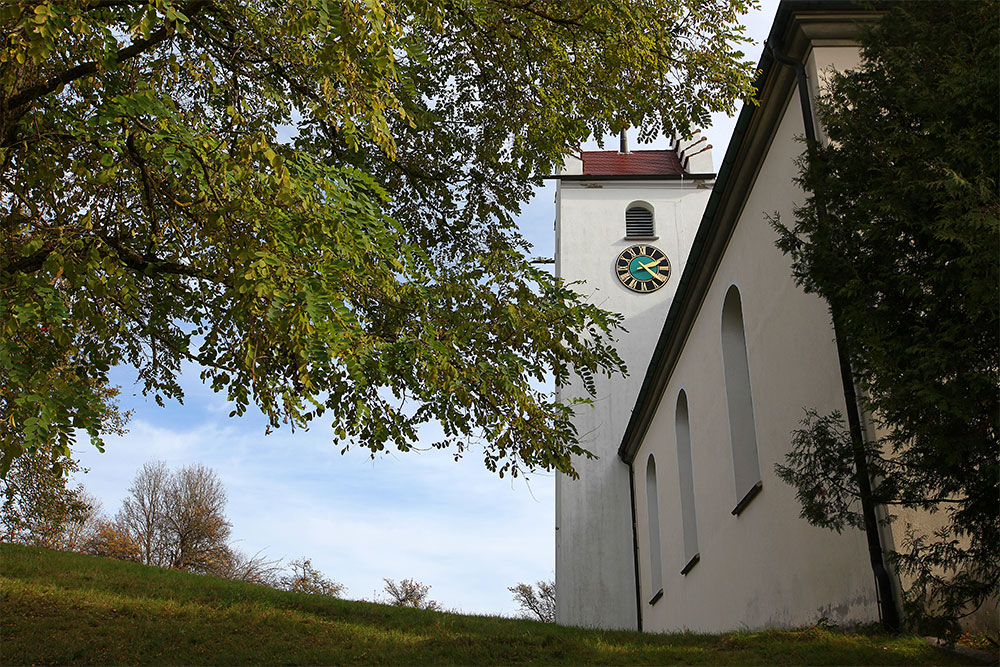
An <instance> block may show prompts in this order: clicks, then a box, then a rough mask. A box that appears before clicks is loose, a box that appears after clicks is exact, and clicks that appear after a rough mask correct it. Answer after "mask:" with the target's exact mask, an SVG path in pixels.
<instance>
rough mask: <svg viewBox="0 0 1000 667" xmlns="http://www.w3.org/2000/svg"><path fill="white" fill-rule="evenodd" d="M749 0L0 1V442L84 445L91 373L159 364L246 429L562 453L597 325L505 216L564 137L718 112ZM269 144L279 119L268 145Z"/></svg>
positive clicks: (606, 325)
mask: <svg viewBox="0 0 1000 667" xmlns="http://www.w3.org/2000/svg"><path fill="white" fill-rule="evenodd" d="M749 5H750V0H713V1H712V2H703V1H702V0H655V1H651V2H641V3H639V2H628V1H625V0H612V1H610V2H602V3H594V2H591V1H590V0H569V1H564V0H560V1H559V2H556V1H549V0H546V1H543V2H531V3H523V2H520V1H517V2H514V1H511V0H469V1H467V2H462V3H457V4H456V3H445V2H439V1H434V0H375V1H373V2H365V3H358V2H352V1H350V0H340V1H334V2H328V1H327V0H293V1H292V2H287V1H282V2H275V1H274V0H264V1H263V2H254V3H249V4H248V3H244V2H237V1H235V0H185V1H180V2H179V1H177V0H156V2H153V1H152V0H120V1H119V0H115V1H109V0H51V1H48V2H44V3H43V2H41V1H40V0H14V1H12V2H6V3H3V5H2V6H0V23H2V25H3V30H4V34H5V35H6V38H5V41H4V43H3V45H2V46H0V183H2V184H3V189H2V191H0V202H2V208H0V210H2V213H0V234H2V236H0V253H2V254H0V312H2V313H3V315H2V317H0V378H2V383H0V386H2V387H3V388H2V390H0V392H3V393H2V401H3V402H4V403H3V405H4V406H5V412H4V413H3V414H2V415H0V416H2V417H3V421H2V422H0V423H3V424H4V426H3V428H8V426H7V424H8V423H9V424H11V425H13V424H15V423H20V424H26V425H29V424H30V426H26V427H25V429H24V431H23V432H21V433H19V434H18V438H17V442H16V443H15V444H11V442H12V441H8V439H6V438H5V439H4V440H3V443H4V445H3V446H4V448H5V450H4V453H5V455H8V458H9V457H12V456H15V455H19V454H20V452H21V451H23V450H31V449H33V448H36V447H38V446H41V445H42V444H43V443H48V442H59V443H60V444H61V446H65V445H66V443H67V442H69V441H70V440H71V439H72V437H73V434H74V432H75V429H81V430H82V431H85V432H86V433H88V434H89V436H90V437H91V439H92V440H93V441H94V442H95V443H97V444H98V445H99V446H100V443H101V433H102V431H103V430H104V426H105V421H106V419H105V413H106V410H105V409H104V405H105V403H104V399H103V398H102V396H101V394H100V388H101V387H102V386H104V385H105V384H106V382H107V379H108V375H107V373H108V369H109V368H110V367H111V366H116V365H130V366H132V367H134V368H135V369H136V370H137V373H138V377H139V379H140V380H141V382H142V383H143V386H144V390H145V391H146V392H149V393H151V394H153V395H155V397H156V399H157V400H158V401H162V400H164V399H177V400H181V399H182V398H183V394H182V391H181V387H180V385H179V384H178V380H177V377H178V372H179V368H180V365H181V364H182V363H186V362H191V363H193V364H194V365H195V366H197V367H198V368H200V369H201V377H202V379H203V380H204V381H205V382H207V383H208V384H210V385H211V387H212V388H213V389H215V390H216V391H221V392H225V393H226V395H227V396H228V398H229V399H230V400H231V401H233V403H234V404H235V410H234V411H233V415H241V414H243V413H244V412H246V410H248V409H249V408H250V406H251V404H254V405H256V406H257V407H258V408H259V409H260V410H262V411H263V413H264V414H265V415H266V416H267V418H268V420H269V424H270V427H271V428H276V427H278V426H279V425H281V424H287V425H289V426H290V427H292V428H295V427H304V426H306V425H307V424H309V423H310V422H311V421H312V420H314V419H317V418H320V417H325V418H326V419H327V420H328V422H327V423H332V428H333V433H334V434H335V436H336V439H337V440H339V441H341V442H346V443H351V442H356V443H357V444H359V445H361V446H364V447H368V448H370V449H371V450H372V451H373V452H375V451H379V450H382V449H384V448H386V447H395V448H397V449H399V450H403V451H405V450H408V449H410V448H411V447H412V446H413V445H414V444H415V442H416V438H417V429H418V427H419V426H420V425H421V424H423V423H426V422H430V421H433V422H438V423H440V424H441V426H442V427H443V432H444V434H445V435H444V437H443V439H442V440H441V441H439V442H437V443H435V445H436V446H438V447H442V448H443V447H453V448H454V451H455V452H456V454H460V453H461V452H462V451H464V450H465V449H466V448H467V447H468V446H470V445H471V444H475V443H485V444H484V449H485V454H484V457H485V463H486V465H487V466H488V467H489V468H490V469H492V470H497V471H498V472H499V473H500V474H503V473H505V472H509V473H512V474H516V473H517V472H518V471H519V470H522V469H524V468H533V467H541V468H553V467H554V468H559V469H561V470H564V471H571V464H570V460H571V455H573V454H580V455H582V454H584V453H585V452H584V450H583V449H582V448H581V447H580V445H579V442H578V439H577V435H576V433H575V432H574V429H573V426H572V422H571V421H570V416H571V412H572V406H571V405H565V404H562V403H560V402H558V401H556V399H555V394H554V393H551V392H548V391H546V390H545V389H544V388H541V387H542V385H541V381H543V380H548V379H549V378H554V381H555V384H556V385H557V386H563V385H565V384H566V383H567V382H568V381H569V378H570V376H571V375H572V374H574V373H575V374H578V375H580V376H582V377H583V378H585V379H586V378H588V377H591V376H592V375H593V374H595V373H611V372H618V371H621V370H622V364H621V361H620V359H619V358H618V356H617V355H616V353H615V351H614V348H613V347H612V345H611V341H610V338H609V337H610V336H611V334H612V332H613V331H614V330H615V328H616V325H617V322H618V318H616V317H614V316H612V315H609V314H608V313H605V312H603V311H601V310H600V309H598V308H597V307H595V306H594V305H593V304H591V303H589V302H588V301H587V300H586V298H585V297H582V296H580V295H578V294H577V293H575V292H574V291H573V290H572V289H570V287H569V286H567V285H565V284H563V283H562V282H560V281H559V280H557V279H555V278H554V277H553V276H551V275H549V274H548V273H546V272H545V271H542V270H539V269H537V268H535V267H534V266H532V265H531V264H530V263H529V262H528V261H527V259H526V257H525V252H524V251H525V250H526V243H525V241H524V239H523V238H522V237H521V236H520V235H519V234H518V232H517V231H516V229H515V227H514V216H515V215H516V214H517V212H518V210H519V207H520V205H521V204H522V203H523V202H524V201H526V200H527V198H528V197H529V196H530V193H531V191H532V187H533V186H535V185H538V184H540V182H541V178H542V177H543V176H544V175H546V174H548V173H551V171H552V170H553V168H554V166H555V165H556V164H558V163H559V162H560V161H561V159H562V156H563V155H564V154H565V153H566V151H567V150H570V149H572V147H574V146H577V145H578V144H579V142H580V141H582V140H584V139H586V138H587V137H588V136H589V135H594V136H598V137H600V136H605V134H607V133H609V132H617V130H618V129H620V128H621V127H623V126H626V125H629V126H632V127H638V128H639V130H640V133H641V134H642V135H643V136H645V137H649V136H652V135H653V134H654V133H655V132H657V131H661V132H664V133H666V134H670V133H674V132H678V133H682V134H683V133H686V132H688V131H689V130H690V128H691V127H692V126H693V125H699V124H701V125H703V124H705V123H706V122H707V120H708V114H709V113H710V112H712V111H716V110H732V109H733V107H734V103H735V102H736V101H737V100H739V99H740V98H741V97H744V96H746V95H748V94H749V93H750V91H751V88H752V84H751V77H752V69H751V66H750V63H748V62H746V61H745V60H744V59H743V55H742V54H741V53H739V52H738V51H736V50H735V49H734V48H730V47H732V46H734V45H738V44H739V43H741V42H742V41H745V40H744V39H743V37H742V28H741V27H739V26H738V25H737V23H736V21H737V17H738V15H739V13H740V12H741V11H744V10H746V9H747V8H748V7H749ZM290 136H291V138H289V137H290Z"/></svg>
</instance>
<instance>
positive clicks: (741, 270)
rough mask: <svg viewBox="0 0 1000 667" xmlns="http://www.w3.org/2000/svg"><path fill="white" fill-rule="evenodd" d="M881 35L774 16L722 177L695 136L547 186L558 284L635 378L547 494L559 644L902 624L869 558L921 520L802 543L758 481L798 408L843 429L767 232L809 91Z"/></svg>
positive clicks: (848, 23) (601, 157) (839, 15)
mask: <svg viewBox="0 0 1000 667" xmlns="http://www.w3.org/2000/svg"><path fill="white" fill-rule="evenodd" d="M875 16H876V14H875V13H873V12H871V11H867V10H863V9H858V8H857V6H856V5H855V4H853V3H849V2H839V1H818V2H817V1H812V2H807V1H802V0H786V1H785V2H782V4H781V5H780V7H779V9H778V12H777V16H776V18H775V21H774V24H773V26H772V29H771V32H770V36H769V38H768V42H767V48H765V51H764V54H763V56H762V58H761V60H760V65H759V78H758V80H757V84H756V85H757V89H758V91H759V105H747V106H745V107H744V108H743V110H742V112H741V114H740V116H739V119H738V122H737V125H736V129H735V131H734V133H733V137H732V140H731V142H730V145H729V147H728V148H727V149H726V151H725V157H724V159H723V160H722V163H721V167H720V169H719V171H718V173H717V174H716V173H713V160H712V156H711V150H712V149H711V147H710V146H708V145H707V141H706V140H705V139H703V138H700V137H699V136H698V135H697V134H696V135H695V136H694V137H693V138H692V139H690V140H682V141H679V142H676V143H675V144H674V145H673V146H671V147H670V148H669V149H666V150H636V151H629V149H628V146H627V145H625V142H624V140H623V142H622V146H621V147H620V149H619V150H618V151H582V152H580V153H579V154H577V155H573V156H570V157H569V158H568V159H567V161H566V164H565V166H564V168H563V169H562V170H561V171H560V173H559V174H558V175H557V176H556V177H555V178H556V180H557V192H556V224H555V228H556V232H555V233H556V246H555V247H556V253H555V261H556V272H557V275H558V276H560V277H562V278H563V279H565V280H567V281H581V284H579V285H577V289H578V290H579V291H581V292H582V293H583V294H585V295H586V296H587V297H588V298H589V299H590V300H591V301H592V302H594V303H596V304H598V305H600V306H601V307H602V308H604V309H606V310H611V311H614V312H618V313H621V314H622V315H623V316H624V322H623V326H624V327H625V329H626V330H627V333H623V334H622V335H621V337H620V342H619V353H620V355H621V356H622V359H623V360H624V361H625V363H626V364H627V366H628V368H629V375H628V376H627V377H615V378H612V379H607V378H600V379H597V378H595V380H596V381H597V382H598V392H597V395H596V396H595V397H594V403H593V405H592V406H588V407H586V408H583V409H581V410H579V411H578V414H577V416H576V422H575V423H576V426H577V430H578V433H579V435H580V437H581V443H582V444H583V446H584V447H586V448H587V449H589V450H590V451H592V452H593V453H594V454H596V455H597V458H596V459H590V460H582V459H581V460H576V461H574V465H575V466H576V468H577V471H578V472H579V474H580V477H579V479H577V480H573V479H570V478H568V477H566V476H562V475H560V476H558V477H557V480H556V526H555V543H556V600H557V621H558V622H559V623H563V624H569V625H580V626H588V627H601V628H623V629H639V630H644V631H653V632H664V631H675V630H683V629H689V630H692V631H697V632H719V631H727V630H733V629H737V628H750V629H755V628H764V627H795V626H804V625H809V624H813V623H816V622H817V621H819V620H820V619H828V620H829V621H830V622H833V623H836V624H843V625H851V624H855V623H871V622H875V621H878V620H879V619H880V618H883V617H884V615H885V614H895V613H898V609H899V608H900V582H899V580H898V576H897V575H895V574H894V573H892V572H891V571H889V568H888V566H887V565H886V564H885V560H884V553H885V552H886V551H889V550H892V549H893V548H894V540H899V539H900V536H901V534H902V531H904V530H905V529H906V527H907V525H909V524H911V523H919V522H920V521H922V519H921V518H920V517H916V516H903V517H900V519H899V520H897V521H895V522H894V523H893V524H892V525H890V526H888V527H882V528H880V529H877V530H875V531H871V532H870V533H869V534H866V532H865V531H862V530H857V529H847V530H845V531H844V532H843V533H839V534H838V533H835V532H833V531H830V530H825V529H821V528H817V527H814V526H811V525H809V524H808V523H807V522H806V521H805V520H804V519H802V518H800V516H799V511H800V505H799V502H798V500H797V499H796V497H795V490H794V489H793V488H792V487H790V486H789V485H787V484H785V483H784V482H782V481H781V480H780V479H779V478H778V477H777V475H776V474H775V470H774V468H775V464H777V463H782V462H783V461H784V456H785V454H786V453H787V451H788V450H789V448H790V434H791V432H792V431H793V430H795V429H796V428H797V427H798V426H799V422H800V420H801V419H802V418H803V416H804V410H805V409H806V408H815V409H816V410H817V411H819V412H820V413H821V414H825V413H829V412H832V411H834V410H840V411H841V412H842V413H843V412H845V411H846V400H847V399H845V385H844V380H843V377H842V374H841V367H840V363H839V357H838V349H837V345H836V342H835V338H834V331H833V327H832V324H831V319H830V314H829V312H828V309H827V306H826V304H825V302H824V301H822V300H821V299H820V298H819V297H817V296H816V295H812V294H806V293H805V292H804V291H803V290H802V289H801V288H799V287H798V286H797V285H796V284H795V282H794V280H793V278H792V275H791V264H790V259H789V258H788V257H787V256H785V255H784V254H782V252H781V251H780V250H778V249H777V248H776V247H775V240H776V233H775V231H774V230H773V229H772V227H771V226H770V224H769V222H768V218H769V216H774V215H775V214H778V215H780V216H781V217H782V218H783V219H792V217H793V209H794V208H795V206H796V205H798V204H801V203H802V202H803V201H804V199H805V194H804V193H803V192H802V191H801V190H800V189H799V188H798V186H797V185H796V184H795V183H794V181H793V179H794V178H795V176H796V175H797V167H796V165H795V161H796V159H797V158H798V156H799V155H800V154H801V153H802V150H803V144H802V143H801V141H799V138H800V137H802V136H811V135H815V136H817V137H818V138H819V139H820V140H823V134H822V127H820V126H819V125H818V124H817V123H816V120H815V116H814V113H813V111H812V104H813V102H812V100H814V98H815V97H816V95H817V93H818V91H819V90H820V89H821V88H822V86H823V77H824V73H825V72H828V71H830V70H831V69H837V70H844V69H849V68H851V67H852V66H854V65H855V64H857V62H858V60H859V52H858V48H857V44H856V41H855V35H856V31H857V27H858V25H859V24H860V23H862V22H865V21H871V20H873V18H874V17H875ZM852 391H853V389H852ZM562 395H563V396H564V397H566V398H570V397H576V396H580V397H582V396H586V392H585V391H584V388H583V386H582V385H581V384H576V385H572V386H570V387H569V388H567V389H564V390H563V391H562ZM867 426H868V427H869V428H870V424H868V425H867ZM871 533H877V534H871ZM880 566H881V567H882V568H883V571H882V573H881V574H882V578H881V579H880V578H879V576H878V572H877V570H878V569H879V567H880Z"/></svg>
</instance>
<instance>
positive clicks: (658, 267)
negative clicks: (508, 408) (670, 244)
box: [615, 243, 670, 292]
mask: <svg viewBox="0 0 1000 667" xmlns="http://www.w3.org/2000/svg"><path fill="white" fill-rule="evenodd" d="M615 273H616V274H618V280H620V281H622V285H624V286H625V287H627V288H629V289H630V290H632V291H633V292H655V291H656V290H658V289H660V288H661V287H663V286H664V285H666V284H667V280H668V279H669V278H670V260H668V259H667V256H666V255H664V254H663V251H662V250H660V249H659V248H657V247H656V246H651V245H646V244H644V243H640V244H638V245H634V246H631V247H629V248H625V249H624V250H622V254H620V255H618V259H617V260H615Z"/></svg>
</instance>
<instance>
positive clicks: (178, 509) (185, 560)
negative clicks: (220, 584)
mask: <svg viewBox="0 0 1000 667" xmlns="http://www.w3.org/2000/svg"><path fill="white" fill-rule="evenodd" d="M165 506H166V511H165V513H164V522H165V526H166V530H165V532H166V538H167V555H168V565H169V566H170V567H173V568H177V569H179V570H188V571H191V572H217V571H219V570H220V569H222V568H224V567H225V563H226V558H227V554H228V552H229V547H228V544H227V543H228V541H229V533H230V530H231V529H232V524H231V523H229V521H227V520H226V515H225V509H226V490H225V488H224V487H223V486H222V480H220V479H219V477H218V476H217V475H216V474H215V472H214V471H213V470H212V469H211V468H208V467H206V466H203V465H201V464H198V463H196V464H194V465H190V466H185V467H183V468H181V469H180V470H178V471H177V472H176V473H175V474H174V475H173V476H172V477H171V478H170V483H169V484H168V486H167V491H166V503H165Z"/></svg>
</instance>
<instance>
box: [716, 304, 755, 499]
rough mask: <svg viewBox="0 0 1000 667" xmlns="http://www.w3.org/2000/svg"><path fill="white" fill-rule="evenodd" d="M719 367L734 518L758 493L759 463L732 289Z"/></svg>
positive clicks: (739, 318)
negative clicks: (723, 389)
mask: <svg viewBox="0 0 1000 667" xmlns="http://www.w3.org/2000/svg"><path fill="white" fill-rule="evenodd" d="M722 365H723V369H724V373H725V378H726V403H727V405H728V407H729V437H730V440H731V442H732V446H733V475H734V477H735V482H736V507H735V508H734V509H733V514H734V515H738V514H739V513H740V512H742V511H743V509H744V508H745V507H746V506H747V504H748V503H749V502H750V501H751V500H753V498H754V496H756V495H757V493H758V492H759V491H760V489H761V479H760V461H759V460H758V458H757V427H756V424H755V423H754V417H753V398H752V396H751V392H750V364H749V363H748V362H747V340H746V334H745V333H744V329H743V305H742V303H741V301H740V291H739V290H738V289H737V288H736V285H733V286H731V287H730V288H729V291H728V292H726V300H725V302H724V303H723V305H722Z"/></svg>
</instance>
